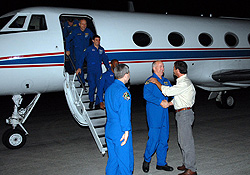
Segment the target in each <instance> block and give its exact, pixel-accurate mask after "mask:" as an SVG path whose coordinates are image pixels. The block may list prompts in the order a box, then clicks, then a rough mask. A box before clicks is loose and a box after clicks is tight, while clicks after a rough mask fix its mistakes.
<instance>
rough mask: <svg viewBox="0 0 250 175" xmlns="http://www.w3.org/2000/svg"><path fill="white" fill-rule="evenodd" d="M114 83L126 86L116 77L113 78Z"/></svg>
mask: <svg viewBox="0 0 250 175" xmlns="http://www.w3.org/2000/svg"><path fill="white" fill-rule="evenodd" d="M115 83H117V84H119V85H122V86H124V87H126V86H125V84H124V83H123V82H122V81H120V80H118V79H115Z"/></svg>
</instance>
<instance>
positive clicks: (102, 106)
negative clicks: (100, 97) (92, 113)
mask: <svg viewBox="0 0 250 175" xmlns="http://www.w3.org/2000/svg"><path fill="white" fill-rule="evenodd" d="M100 108H101V109H102V110H104V109H105V104H104V103H103V102H100Z"/></svg>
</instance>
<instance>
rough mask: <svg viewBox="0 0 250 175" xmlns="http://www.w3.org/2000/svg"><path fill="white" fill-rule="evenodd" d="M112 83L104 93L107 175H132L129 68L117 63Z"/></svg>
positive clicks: (132, 155)
mask: <svg viewBox="0 0 250 175" xmlns="http://www.w3.org/2000/svg"><path fill="white" fill-rule="evenodd" d="M114 73H115V77H116V79H115V81H114V83H113V84H111V85H110V86H109V87H108V89H107V90H106V92H105V104H106V111H107V123H106V126H105V138H106V142H107V147H108V162H107V166H106V175H118V174H119V175H132V173H133V170H134V154H133V143H132V125H131V95H130V92H129V90H128V88H127V87H126V86H125V84H126V83H127V82H128V81H129V79H130V72H129V67H128V66H127V65H126V64H119V65H118V66H117V67H116V68H115V70H114Z"/></svg>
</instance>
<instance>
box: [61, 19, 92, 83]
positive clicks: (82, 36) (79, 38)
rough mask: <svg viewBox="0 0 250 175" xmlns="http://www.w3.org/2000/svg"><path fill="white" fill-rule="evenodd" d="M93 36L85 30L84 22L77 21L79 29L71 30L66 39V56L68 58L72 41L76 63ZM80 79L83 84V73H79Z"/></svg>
mask: <svg viewBox="0 0 250 175" xmlns="http://www.w3.org/2000/svg"><path fill="white" fill-rule="evenodd" d="M93 36H94V34H93V32H92V31H91V30H90V29H88V28H87V22H86V20H85V19H81V20H80V21H79V27H78V28H76V29H75V30H73V31H72V33H70V35H69V36H68V37H67V38H66V54H67V55H68V56H69V55H70V42H71V41H72V40H73V43H74V51H75V59H76V62H77V61H79V60H80V59H81V57H82V54H83V51H84V50H85V49H86V48H87V47H88V46H89V45H90V41H91V39H92V38H93ZM82 66H83V64H82ZM80 78H81V80H82V82H83V83H85V80H84V72H83V71H82V72H81V73H80Z"/></svg>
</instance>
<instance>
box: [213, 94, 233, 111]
mask: <svg viewBox="0 0 250 175" xmlns="http://www.w3.org/2000/svg"><path fill="white" fill-rule="evenodd" d="M216 105H217V106H218V107H219V108H224V109H232V108H233V107H234V105H235V99H234V97H233V96H232V95H230V94H229V93H228V92H227V91H224V92H219V94H218V96H217V97H216Z"/></svg>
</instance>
